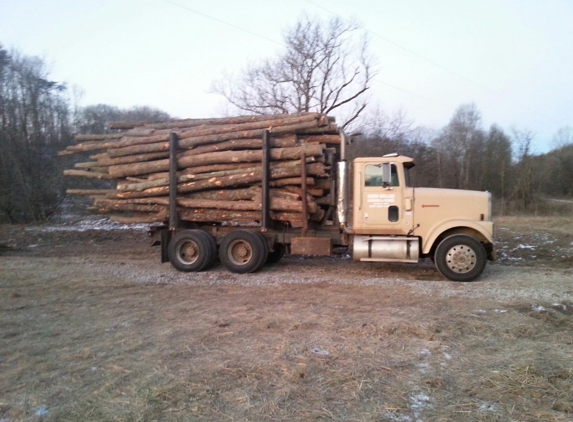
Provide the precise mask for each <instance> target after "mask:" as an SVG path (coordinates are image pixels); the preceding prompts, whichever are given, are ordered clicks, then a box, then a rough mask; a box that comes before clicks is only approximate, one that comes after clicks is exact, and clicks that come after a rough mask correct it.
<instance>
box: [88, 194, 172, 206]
mask: <svg viewBox="0 0 573 422" xmlns="http://www.w3.org/2000/svg"><path fill="white" fill-rule="evenodd" d="M108 203H109V204H113V203H118V204H143V205H164V206H167V205H169V198H167V197H165V196H155V197H149V198H132V199H111V198H105V197H98V198H95V199H94V205H96V206H100V205H104V206H105V204H108Z"/></svg>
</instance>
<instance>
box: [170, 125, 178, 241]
mask: <svg viewBox="0 0 573 422" xmlns="http://www.w3.org/2000/svg"><path fill="white" fill-rule="evenodd" d="M177 141H178V139H177V134H176V133H173V132H172V133H171V134H170V135H169V230H170V231H174V230H175V229H176V228H177V227H178V226H179V217H178V215H177V148H178V142H177Z"/></svg>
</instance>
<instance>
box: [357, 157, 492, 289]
mask: <svg viewBox="0 0 573 422" xmlns="http://www.w3.org/2000/svg"><path fill="white" fill-rule="evenodd" d="M413 166H414V160H413V159H412V158H410V157H405V156H400V155H398V154H389V155H386V156H383V157H362V158H357V159H355V160H354V162H353V176H354V177H353V179H354V181H353V220H352V228H351V231H352V233H353V234H354V242H353V258H354V260H356V261H379V262H411V263H414V262H418V260H419V259H420V258H424V257H430V258H432V259H433V260H434V262H435V264H436V267H437V269H438V270H439V271H440V273H442V275H444V276H445V277H447V278H449V279H450V280H455V281H471V280H474V279H475V278H477V277H478V276H479V275H480V274H481V273H482V271H483V270H484V268H485V265H486V261H487V260H488V259H489V260H493V259H495V252H494V247H493V222H492V215H491V209H492V202H491V193H489V192H477V191H467V190H456V189H433V188H414V187H412V186H410V182H409V170H410V169H411V168H412V167H413Z"/></svg>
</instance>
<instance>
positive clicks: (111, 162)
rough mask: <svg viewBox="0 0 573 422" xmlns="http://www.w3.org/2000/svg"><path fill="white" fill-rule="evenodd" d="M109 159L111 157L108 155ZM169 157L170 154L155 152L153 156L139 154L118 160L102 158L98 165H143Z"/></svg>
mask: <svg viewBox="0 0 573 422" xmlns="http://www.w3.org/2000/svg"><path fill="white" fill-rule="evenodd" d="M107 156H108V157H109V155H107ZM166 157H169V152H167V151H166V152H154V153H151V154H137V155H128V156H125V157H118V158H111V157H109V158H106V159H104V158H102V159H100V160H98V161H97V163H98V165H100V166H117V165H119V164H133V163H142V162H145V161H153V160H157V159H159V158H166Z"/></svg>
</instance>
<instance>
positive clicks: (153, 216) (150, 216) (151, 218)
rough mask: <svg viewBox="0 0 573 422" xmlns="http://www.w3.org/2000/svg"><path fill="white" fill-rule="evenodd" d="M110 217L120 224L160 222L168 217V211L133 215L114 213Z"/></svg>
mask: <svg viewBox="0 0 573 422" xmlns="http://www.w3.org/2000/svg"><path fill="white" fill-rule="evenodd" d="M109 219H110V220H111V221H113V222H116V223H119V224H142V223H159V222H162V221H165V220H166V219H167V211H159V212H158V213H140V214H138V215H134V216H132V217H126V216H123V215H112V216H110V217H109Z"/></svg>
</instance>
